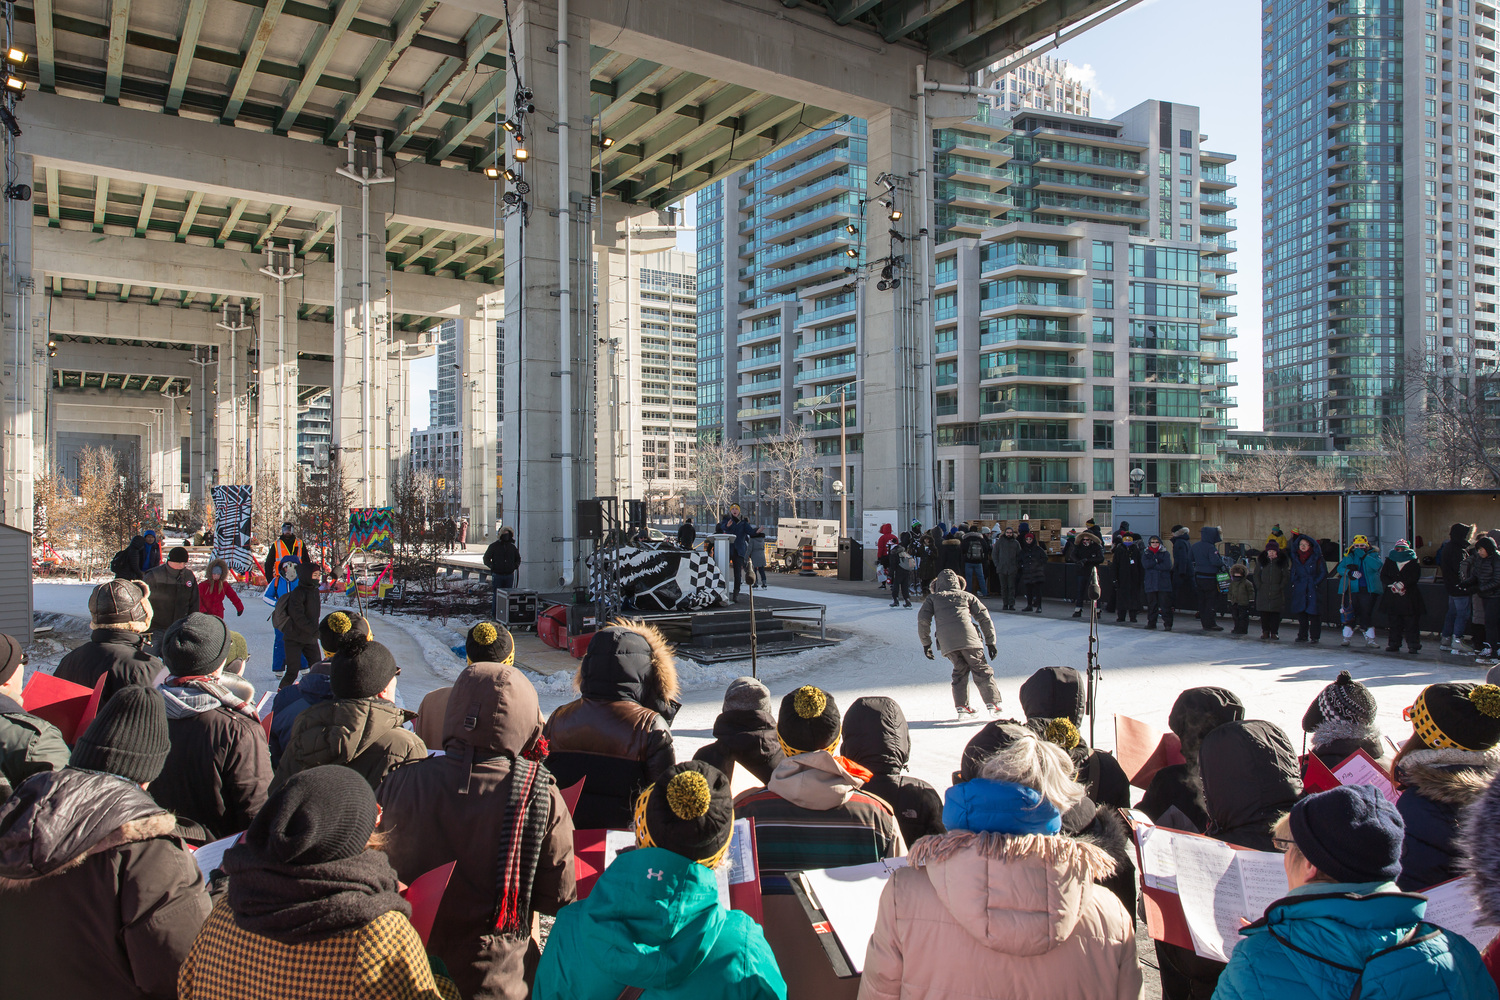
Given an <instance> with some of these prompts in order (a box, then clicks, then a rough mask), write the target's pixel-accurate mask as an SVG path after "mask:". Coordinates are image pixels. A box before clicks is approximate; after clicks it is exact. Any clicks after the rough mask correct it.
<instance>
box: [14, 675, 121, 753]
mask: <svg viewBox="0 0 1500 1000" xmlns="http://www.w3.org/2000/svg"><path fill="white" fill-rule="evenodd" d="M107 676H108V675H107V674H105V675H103V676H101V677H100V678H99V683H98V684H96V685H94V690H92V691H91V690H89V689H88V688H86V687H84V686H83V685H82V684H74V683H73V682H72V681H65V680H62V679H61V678H58V677H53V676H52V675H51V674H44V673H42V672H41V671H40V670H38V671H37V672H36V673H34V674H32V675H31V680H29V681H27V682H26V687H25V689H24V690H23V691H22V692H21V707H22V708H24V709H25V710H26V711H27V712H29V713H31V714H32V715H34V716H36V717H37V718H39V719H44V720H46V721H47V722H50V723H52V724H53V725H54V726H56V727H57V728H58V729H59V730H61V732H62V738H63V742H65V743H67V744H68V746H72V745H73V744H74V743H75V742H76V741H77V739H78V736H79V734H81V733H82V732H83V727H82V726H80V725H79V724H80V723H82V722H83V720H84V714H85V713H88V716H89V721H93V712H96V711H98V709H99V692H100V691H102V690H103V685H104V679H105V677H107ZM90 702H92V703H93V711H90V704H89V703H90Z"/></svg>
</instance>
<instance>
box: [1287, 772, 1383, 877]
mask: <svg viewBox="0 0 1500 1000" xmlns="http://www.w3.org/2000/svg"><path fill="white" fill-rule="evenodd" d="M1291 827H1292V840H1294V841H1295V842H1296V844H1297V850H1299V851H1301V852H1302V856H1303V857H1305V858H1306V859H1307V860H1308V863H1309V864H1311V865H1312V866H1313V867H1314V868H1316V869H1318V871H1320V872H1322V873H1323V874H1325V875H1327V876H1329V877H1331V878H1332V879H1333V880H1334V881H1336V882H1394V881H1395V880H1396V878H1397V876H1399V875H1400V874H1401V842H1402V840H1403V839H1404V838H1405V836H1406V824H1405V823H1404V822H1402V819H1401V814H1400V813H1399V812H1397V811H1396V807H1395V806H1393V805H1391V803H1390V802H1389V801H1388V800H1387V799H1386V797H1385V796H1384V795H1382V794H1381V793H1380V792H1378V791H1377V790H1376V789H1375V787H1374V786H1372V785H1340V786H1339V787H1337V788H1332V789H1329V790H1328V791H1326V792H1318V793H1316V794H1314V795H1309V796H1308V797H1307V798H1305V799H1303V800H1302V801H1300V802H1298V803H1297V804H1296V805H1294V806H1292V814H1291Z"/></svg>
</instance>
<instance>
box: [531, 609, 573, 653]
mask: <svg viewBox="0 0 1500 1000" xmlns="http://www.w3.org/2000/svg"><path fill="white" fill-rule="evenodd" d="M536 634H537V636H538V637H539V638H540V639H541V640H542V641H543V642H545V643H546V644H547V645H549V646H551V647H552V648H553V649H564V648H566V647H567V645H568V608H567V606H566V605H563V604H554V605H553V606H552V607H550V608H548V609H547V610H546V611H543V612H542V613H541V614H540V615H538V616H537V619H536Z"/></svg>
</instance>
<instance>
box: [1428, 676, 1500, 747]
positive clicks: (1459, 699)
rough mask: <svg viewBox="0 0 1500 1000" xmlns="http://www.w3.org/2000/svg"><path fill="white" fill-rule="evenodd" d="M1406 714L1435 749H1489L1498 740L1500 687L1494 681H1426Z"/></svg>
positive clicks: (1499, 734)
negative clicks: (1483, 682)
mask: <svg viewBox="0 0 1500 1000" xmlns="http://www.w3.org/2000/svg"><path fill="white" fill-rule="evenodd" d="M1405 714H1406V718H1407V719H1409V720H1411V724H1412V729H1414V730H1415V731H1416V735H1417V737H1418V738H1419V739H1421V741H1422V742H1423V743H1425V744H1426V745H1427V746H1429V747H1431V748H1432V749H1434V750H1445V749H1456V750H1488V749H1490V748H1491V747H1493V746H1495V744H1497V743H1500V687H1496V686H1495V685H1493V684H1471V683H1468V682H1460V683H1447V684H1429V685H1428V686H1427V687H1425V688H1423V689H1422V693H1421V694H1419V695H1417V700H1416V702H1415V703H1414V704H1413V705H1412V706H1411V707H1410V708H1408V709H1407V710H1406V713H1405Z"/></svg>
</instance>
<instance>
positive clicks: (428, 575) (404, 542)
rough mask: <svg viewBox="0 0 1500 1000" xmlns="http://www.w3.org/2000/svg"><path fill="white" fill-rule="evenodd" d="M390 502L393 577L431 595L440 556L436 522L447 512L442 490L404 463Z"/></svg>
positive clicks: (429, 475)
mask: <svg viewBox="0 0 1500 1000" xmlns="http://www.w3.org/2000/svg"><path fill="white" fill-rule="evenodd" d="M391 499H392V501H393V503H392V510H391V530H392V533H393V535H394V539H393V540H394V542H395V551H394V553H393V555H394V559H395V563H396V567H395V570H394V575H395V577H396V579H397V580H406V581H410V582H411V583H414V584H416V586H418V587H419V588H421V589H422V590H424V591H426V592H428V593H432V592H434V591H435V590H437V573H438V559H439V558H440V556H441V555H442V546H441V544H440V542H439V539H438V532H437V524H436V522H437V520H438V519H439V518H441V517H443V516H444V515H445V513H446V510H447V507H446V505H445V504H444V502H443V491H442V488H441V487H439V486H438V482H437V479H436V477H434V476H433V475H432V473H430V472H427V471H423V470H419V469H417V468H415V467H414V466H413V465H412V463H411V462H407V463H406V466H405V468H403V469H402V471H401V475H400V476H398V477H397V478H396V481H395V483H394V484H393V488H392V491H391Z"/></svg>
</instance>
